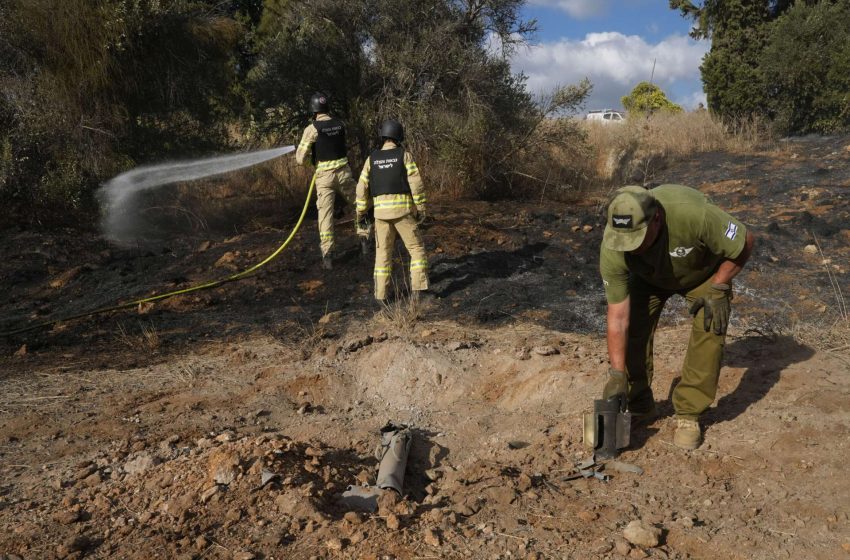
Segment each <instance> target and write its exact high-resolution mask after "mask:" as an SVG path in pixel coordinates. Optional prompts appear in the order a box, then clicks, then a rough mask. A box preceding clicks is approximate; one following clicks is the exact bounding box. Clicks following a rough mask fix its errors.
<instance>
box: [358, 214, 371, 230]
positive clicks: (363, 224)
mask: <svg viewBox="0 0 850 560" xmlns="http://www.w3.org/2000/svg"><path fill="white" fill-rule="evenodd" d="M357 228H358V229H368V228H369V216H368V215H367V214H358V215H357Z"/></svg>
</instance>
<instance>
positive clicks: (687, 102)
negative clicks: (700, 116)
mask: <svg viewBox="0 0 850 560" xmlns="http://www.w3.org/2000/svg"><path fill="white" fill-rule="evenodd" d="M674 101H675V102H676V103H678V104H679V105H681V106H682V107H684V108H685V109H696V108H697V107H698V106H699V104H700V103H702V106H703V107H708V100H707V99H706V96H705V92H704V91H702V89H700V90H699V91H694V92H691V93H690V94H689V95H684V96H677V97H676V98H675V99H674Z"/></svg>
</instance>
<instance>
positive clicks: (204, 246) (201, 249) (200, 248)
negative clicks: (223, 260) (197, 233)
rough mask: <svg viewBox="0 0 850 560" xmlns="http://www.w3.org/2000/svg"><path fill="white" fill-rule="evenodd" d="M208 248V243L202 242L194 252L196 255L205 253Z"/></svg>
mask: <svg viewBox="0 0 850 560" xmlns="http://www.w3.org/2000/svg"><path fill="white" fill-rule="evenodd" d="M209 248H210V242H209V241H202V242H201V244H200V245H198V248H197V249H195V250H196V251H197V252H198V253H203V252H204V251H206V250H207V249H209Z"/></svg>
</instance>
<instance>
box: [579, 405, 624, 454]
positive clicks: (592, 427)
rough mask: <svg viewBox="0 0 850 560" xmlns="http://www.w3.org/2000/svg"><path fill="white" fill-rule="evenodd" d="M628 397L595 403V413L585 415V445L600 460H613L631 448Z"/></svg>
mask: <svg viewBox="0 0 850 560" xmlns="http://www.w3.org/2000/svg"><path fill="white" fill-rule="evenodd" d="M627 402H628V401H627V400H626V395H624V394H619V395H615V396H613V397H611V398H608V399H597V400H595V401H593V412H590V413H585V414H584V445H585V447H587V448H588V449H590V450H592V451H593V453H594V455H595V456H596V457H598V458H599V459H612V458H614V457H616V456H617V454H618V453H619V450H620V449H623V448H625V447H628V446H629V433H630V432H631V428H632V415H631V413H630V412H626V405H627Z"/></svg>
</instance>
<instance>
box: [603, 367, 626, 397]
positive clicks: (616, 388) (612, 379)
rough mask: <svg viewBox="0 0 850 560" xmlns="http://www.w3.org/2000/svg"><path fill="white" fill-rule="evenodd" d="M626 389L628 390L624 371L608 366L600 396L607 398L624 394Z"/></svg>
mask: <svg viewBox="0 0 850 560" xmlns="http://www.w3.org/2000/svg"><path fill="white" fill-rule="evenodd" d="M626 391H628V383H627V381H626V372H624V371H620V370H618V369H614V368H608V380H607V381H606V382H605V388H604V389H602V398H603V399H604V400H608V399H610V398H611V397H616V396H618V395H625V394H626Z"/></svg>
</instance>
